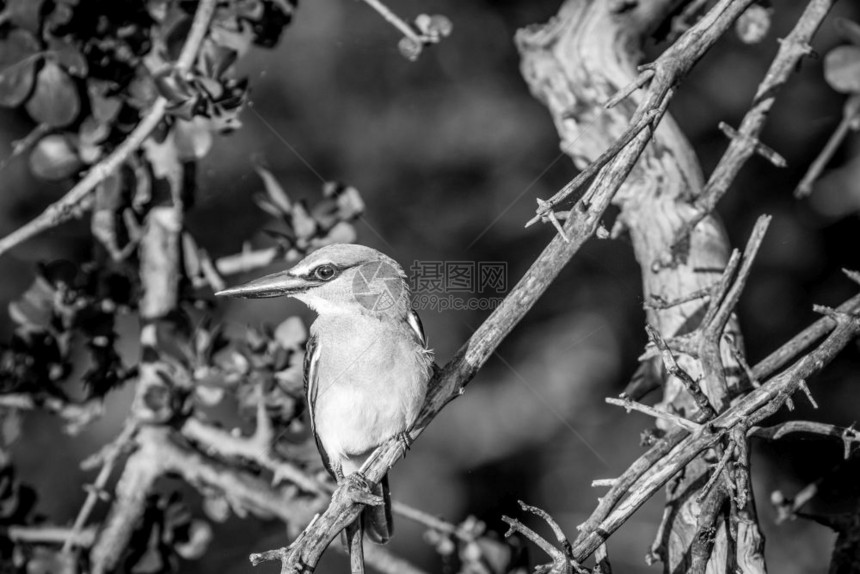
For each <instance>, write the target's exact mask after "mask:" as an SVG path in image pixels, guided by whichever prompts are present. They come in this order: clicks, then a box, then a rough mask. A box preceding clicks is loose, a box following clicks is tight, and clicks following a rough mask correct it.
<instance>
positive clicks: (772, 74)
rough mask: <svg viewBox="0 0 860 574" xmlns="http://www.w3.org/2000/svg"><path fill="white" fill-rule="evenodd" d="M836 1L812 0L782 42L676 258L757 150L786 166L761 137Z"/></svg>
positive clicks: (687, 226)
mask: <svg viewBox="0 0 860 574" xmlns="http://www.w3.org/2000/svg"><path fill="white" fill-rule="evenodd" d="M834 3H835V0H812V1H811V2H810V3H809V4H808V5H807V7H806V10H804V12H803V14H802V15H801V16H800V19H799V20H798V22H797V24H796V25H795V27H794V29H792V31H791V32H790V33H789V34H788V36H786V37H785V38H783V39H782V40H781V41H780V46H779V51H778V52H777V54H776V57H775V58H774V60H773V63H771V65H770V68H768V71H767V73H766V74H765V77H764V79H763V80H762V82H761V83H760V84H759V86H758V89H757V90H756V94H755V97H754V98H753V104H752V107H751V108H750V110H749V111H748V112H747V113H746V115H745V116H744V119H743V121H741V126H740V128H739V129H738V130H737V131H734V130H731V131H730V133H729V138H730V139H731V143H730V144H729V147H728V149H727V150H726V152H725V153H724V154H723V157H722V158H720V162H719V163H718V164H717V167H716V168H714V171H713V172H712V173H711V177H710V178H709V179H708V183H707V185H706V186H705V190H704V192H703V193H702V194H701V195H700V196H699V197H698V198H697V199H696V201H695V202H694V206H695V208H696V209H697V213H696V215H695V216H694V217H693V218H692V219H690V220H689V221H688V222H687V223H686V224H685V225H684V226H683V227H682V228H681V230H680V231H679V233H678V235H677V236H676V239H675V244H674V248H673V254H672V256H673V257H677V256H678V255H679V253H678V249H679V245H680V244H682V243H683V242H684V240H685V239H686V238H687V237H688V236H689V234H690V232H691V231H692V230H693V228H695V227H696V225H698V224H699V222H701V221H702V219H703V218H704V217H706V216H707V215H708V214H709V213H711V212H713V210H714V208H715V207H716V205H717V203H718V202H719V200H720V199H722V197H723V196H724V195H725V194H726V191H728V189H729V187H730V186H731V184H732V182H733V181H734V180H735V178H736V177H737V175H738V173H739V172H740V170H741V168H742V167H743V165H744V164H745V163H746V162H747V160H748V159H749V158H750V157H751V156H752V155H753V154H754V153H759V154H760V155H762V156H763V157H765V158H766V159H768V160H769V161H771V162H772V163H774V164H775V165H777V166H779V167H783V166H784V165H785V160H783V159H782V158H779V156H778V154H775V153H772V152H769V148H766V147H764V146H763V145H762V144H761V143H760V142H759V140H758V137H759V135H760V134H761V131H762V129H763V128H764V123H765V121H766V120H767V115H768V113H770V110H771V108H772V107H773V104H774V102H775V101H776V94H777V93H778V91H779V89H780V88H781V87H782V86H783V85H784V84H785V83H786V82H787V81H788V79H789V77H790V76H791V74H792V73H794V71H795V70H796V69H797V67H798V63H799V62H800V60H801V59H802V58H804V57H805V56H807V55H809V54H810V53H811V52H812V47H811V46H810V42H811V41H812V37H813V36H814V35H815V32H816V31H817V30H818V28H819V26H821V22H822V21H823V20H824V18H825V16H827V14H828V12H830V9H831V8H832V7H833V4H834ZM724 131H726V130H724ZM777 158H778V159H777Z"/></svg>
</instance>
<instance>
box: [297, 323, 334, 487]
mask: <svg viewBox="0 0 860 574" xmlns="http://www.w3.org/2000/svg"><path fill="white" fill-rule="evenodd" d="M319 360H320V345H319V344H318V341H317V337H316V335H311V338H310V339H308V343H307V345H306V346H305V363H304V374H305V396H307V398H308V415H309V416H310V420H311V432H313V433H314V440H315V441H316V443H317V449H318V450H319V451H320V456H322V461H323V466H325V469H326V470H327V471H328V472H329V474H331V475H332V476H334V472H333V471H332V469H331V463H330V462H329V458H328V454H327V453H326V451H325V449H324V448H323V445H322V442H321V441H320V437H319V435H318V434H317V429H316V413H315V412H314V408H315V407H316V404H317V392H318V390H319V385H318V384H317V374H318V373H317V365H318V364H319Z"/></svg>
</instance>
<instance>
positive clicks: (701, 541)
mask: <svg viewBox="0 0 860 574" xmlns="http://www.w3.org/2000/svg"><path fill="white" fill-rule="evenodd" d="M728 450H731V449H728ZM714 476H716V477H717V478H716V479H714V478H713V477H714ZM720 476H722V470H720V472H716V471H715V473H714V475H712V480H713V482H714V483H717V487H716V488H714V489H713V490H709V491H708V492H707V495H706V496H704V497H697V500H698V502H699V504H700V512H699V516H698V519H697V520H696V534H695V536H694V538H693V543H692V546H691V547H690V566H689V569H688V570H687V572H688V573H689V574H705V572H706V571H707V566H708V562H710V558H711V554H712V552H713V550H714V544H715V542H716V540H717V533H718V532H719V529H720V522H721V521H722V520H723V508H724V507H725V504H726V502H727V501H728V498H729V496H728V492H727V489H726V486H725V484H724V483H722V482H719V477H720ZM710 486H713V484H712V482H711V480H709V481H708V485H706V488H709V487H710ZM700 496H701V495H700Z"/></svg>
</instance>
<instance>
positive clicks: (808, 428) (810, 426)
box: [747, 421, 860, 460]
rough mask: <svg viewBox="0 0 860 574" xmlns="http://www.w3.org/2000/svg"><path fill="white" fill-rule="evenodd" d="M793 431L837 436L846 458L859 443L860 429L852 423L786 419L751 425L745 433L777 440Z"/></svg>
mask: <svg viewBox="0 0 860 574" xmlns="http://www.w3.org/2000/svg"><path fill="white" fill-rule="evenodd" d="M793 433H804V434H811V435H818V436H823V437H833V438H838V439H839V440H841V441H842V443H843V446H844V451H843V455H844V458H845V459H846V460H847V459H848V457H849V456H850V455H851V450H852V449H853V448H854V445H856V444H860V431H858V430H857V429H855V428H854V425H851V426H848V427H840V426H837V425H831V424H827V423H819V422H814V421H787V422H784V423H781V424H778V425H774V426H772V427H752V428H750V429H749V431H748V432H747V435H748V436H751V437H755V438H761V439H765V440H779V439H781V438H783V437H785V436H787V435H789V434H793Z"/></svg>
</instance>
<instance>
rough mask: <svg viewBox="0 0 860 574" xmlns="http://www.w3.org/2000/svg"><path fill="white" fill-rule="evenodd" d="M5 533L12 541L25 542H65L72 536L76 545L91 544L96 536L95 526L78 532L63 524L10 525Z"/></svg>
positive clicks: (85, 545)
mask: <svg viewBox="0 0 860 574" xmlns="http://www.w3.org/2000/svg"><path fill="white" fill-rule="evenodd" d="M6 535H7V536H8V537H9V539H10V540H12V541H14V542H23V543H25V544H65V543H66V541H68V540H69V538H74V544H75V545H76V546H81V547H85V548H86V547H88V546H91V545H92V543H93V541H94V540H95V537H96V529H95V527H89V528H84V529H82V530H79V531H78V532H76V533H75V532H73V531H72V529H70V528H67V527H63V526H10V527H9V529H8V530H6Z"/></svg>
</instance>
